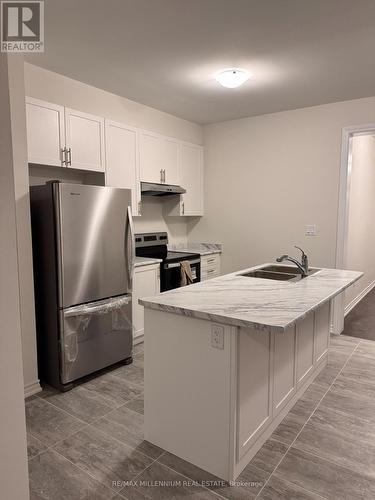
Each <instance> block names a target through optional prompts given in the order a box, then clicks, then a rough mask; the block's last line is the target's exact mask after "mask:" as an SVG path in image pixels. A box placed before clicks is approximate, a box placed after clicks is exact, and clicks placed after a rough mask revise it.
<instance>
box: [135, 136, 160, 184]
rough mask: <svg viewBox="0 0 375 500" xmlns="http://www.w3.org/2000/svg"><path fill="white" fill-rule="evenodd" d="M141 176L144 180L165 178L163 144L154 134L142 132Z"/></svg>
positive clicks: (152, 180)
mask: <svg viewBox="0 0 375 500" xmlns="http://www.w3.org/2000/svg"><path fill="white" fill-rule="evenodd" d="M139 155H140V177H141V181H143V182H156V183H158V184H160V183H161V182H162V180H163V178H162V169H163V168H164V167H165V165H164V164H163V158H164V155H163V144H162V142H161V140H160V138H159V137H158V136H156V135H154V134H151V133H147V132H141V133H140V139H139Z"/></svg>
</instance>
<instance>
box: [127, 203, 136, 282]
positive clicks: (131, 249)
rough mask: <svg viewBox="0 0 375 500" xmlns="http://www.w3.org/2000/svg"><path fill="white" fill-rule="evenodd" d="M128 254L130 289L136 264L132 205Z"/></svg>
mask: <svg viewBox="0 0 375 500" xmlns="http://www.w3.org/2000/svg"><path fill="white" fill-rule="evenodd" d="M126 239H127V241H126V250H127V251H126V254H127V268H128V283H129V290H132V289H133V273H134V264H135V240H134V229H133V217H132V212H131V207H130V206H128V228H127V232H126Z"/></svg>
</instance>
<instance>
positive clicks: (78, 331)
mask: <svg viewBox="0 0 375 500" xmlns="http://www.w3.org/2000/svg"><path fill="white" fill-rule="evenodd" d="M60 314H61V317H60V347H61V350H60V352H61V360H60V373H61V383H63V384H66V383H68V382H72V381H73V380H77V379H79V378H81V377H84V376H85V375H89V374H90V373H93V372H95V371H97V370H100V369H101V368H105V367H106V366H110V365H112V364H114V363H117V362H119V361H122V360H124V359H126V358H128V357H129V356H131V352H132V345H133V327H132V303H131V295H122V296H120V297H114V298H110V299H106V300H100V301H96V302H92V303H89V304H84V305H81V306H76V307H71V308H68V309H64V310H61V313H60Z"/></svg>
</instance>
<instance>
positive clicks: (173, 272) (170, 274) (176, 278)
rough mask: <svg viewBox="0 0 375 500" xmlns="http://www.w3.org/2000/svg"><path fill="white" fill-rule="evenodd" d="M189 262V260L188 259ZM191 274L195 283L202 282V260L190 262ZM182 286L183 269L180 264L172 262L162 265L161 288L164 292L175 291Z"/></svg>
mask: <svg viewBox="0 0 375 500" xmlns="http://www.w3.org/2000/svg"><path fill="white" fill-rule="evenodd" d="M187 260H188V259H187ZM189 263H190V267H191V273H192V275H193V283H198V282H199V281H200V280H201V261H200V259H195V260H189ZM180 286H181V267H180V263H179V262H171V263H168V262H166V263H164V264H162V272H161V279H160V288H161V291H162V292H166V291H167V290H173V289H174V288H179V287H180Z"/></svg>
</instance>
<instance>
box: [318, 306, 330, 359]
mask: <svg viewBox="0 0 375 500" xmlns="http://www.w3.org/2000/svg"><path fill="white" fill-rule="evenodd" d="M330 311H331V309H330V303H329V302H328V303H327V304H324V305H323V306H322V307H320V308H319V309H317V310H316V311H315V334H314V360H315V362H319V360H320V359H321V358H322V357H323V356H324V354H326V352H327V350H328V345H329V327H330Z"/></svg>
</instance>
